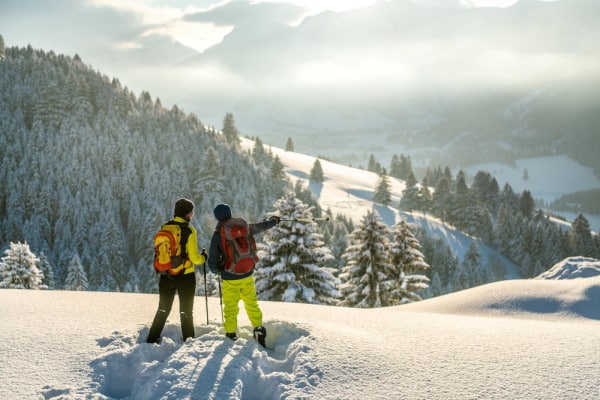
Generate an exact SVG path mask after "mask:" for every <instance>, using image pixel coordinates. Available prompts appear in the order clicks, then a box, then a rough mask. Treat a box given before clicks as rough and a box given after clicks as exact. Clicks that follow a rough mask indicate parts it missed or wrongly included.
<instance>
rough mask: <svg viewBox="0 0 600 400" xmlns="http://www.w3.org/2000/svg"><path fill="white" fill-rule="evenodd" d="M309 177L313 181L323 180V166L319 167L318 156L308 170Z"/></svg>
mask: <svg viewBox="0 0 600 400" xmlns="http://www.w3.org/2000/svg"><path fill="white" fill-rule="evenodd" d="M309 179H310V180H311V181H313V182H323V181H324V180H325V176H324V175H323V168H322V167H321V162H320V161H319V159H318V158H317V159H316V160H315V162H314V163H313V166H312V168H311V170H310V177H309Z"/></svg>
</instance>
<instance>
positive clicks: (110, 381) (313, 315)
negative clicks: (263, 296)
mask: <svg viewBox="0 0 600 400" xmlns="http://www.w3.org/2000/svg"><path fill="white" fill-rule="evenodd" d="M578 276H588V277H586V278H580V277H579V278H578ZM552 277H553V278H555V279H536V280H513V281H502V282H497V283H493V284H488V285H484V286H481V287H477V288H473V289H469V290H465V291H462V292H457V293H454V294H450V295H446V296H442V297H439V298H435V299H431V300H426V301H422V302H419V303H413V304H409V305H403V306H396V307H389V308H379V309H351V308H340V307H333V306H316V305H306V304H292V303H277V302H261V305H262V308H263V311H264V314H265V325H266V327H267V329H268V332H269V334H268V337H267V346H268V347H269V350H264V349H262V348H260V347H258V345H257V344H256V343H255V342H254V341H253V340H252V339H250V326H249V322H248V320H247V319H246V318H245V314H244V312H243V311H242V312H241V313H240V316H241V317H240V322H241V327H242V331H241V339H239V340H238V341H237V342H235V343H234V342H231V341H229V340H228V339H226V338H225V337H224V335H223V330H222V328H221V316H220V307H219V300H218V299H217V298H209V299H208V305H209V309H208V311H209V318H210V321H209V324H208V325H206V309H205V306H204V304H205V299H204V298H203V297H196V304H195V324H196V334H197V337H196V338H195V339H192V340H188V342H186V343H181V341H180V339H179V335H180V330H179V323H178V321H177V319H176V318H177V312H176V310H177V304H176V305H175V307H174V312H173V313H172V315H171V318H170V319H169V321H168V323H167V327H166V329H165V332H164V334H165V337H164V338H163V341H162V343H161V344H160V345H153V344H146V343H144V339H145V337H146V335H147V332H148V329H149V325H150V322H151V319H152V317H153V314H154V311H155V307H156V304H157V301H158V296H157V295H152V294H131V293H130V294H125V293H97V292H66V291H39V290H38V291H35V290H9V289H3V290H0V317H1V319H2V321H3V323H2V325H1V326H0V335H1V337H2V340H0V353H1V354H2V363H0V398H1V399H144V400H151V399H284V398H285V399H360V398H369V399H400V398H401V399H446V400H447V399H598V398H600V334H599V333H600V261H597V260H590V259H572V260H565V261H564V262H563V263H561V264H560V265H557V266H556V267H555V268H554V272H553V276H552ZM557 278H560V279H557Z"/></svg>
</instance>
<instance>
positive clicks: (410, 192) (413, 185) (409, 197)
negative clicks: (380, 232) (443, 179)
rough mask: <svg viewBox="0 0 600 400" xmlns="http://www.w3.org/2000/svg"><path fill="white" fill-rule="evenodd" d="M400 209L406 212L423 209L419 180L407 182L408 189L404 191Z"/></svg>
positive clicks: (399, 205)
mask: <svg viewBox="0 0 600 400" xmlns="http://www.w3.org/2000/svg"><path fill="white" fill-rule="evenodd" d="M398 208H399V209H401V210H406V211H413V210H419V209H421V201H420V193H419V188H418V187H417V180H416V179H414V177H413V179H409V180H407V181H406V187H405V188H404V190H403V191H402V198H401V199H400V203H399V204H398Z"/></svg>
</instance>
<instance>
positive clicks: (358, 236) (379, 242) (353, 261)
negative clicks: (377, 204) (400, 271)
mask: <svg viewBox="0 0 600 400" xmlns="http://www.w3.org/2000/svg"><path fill="white" fill-rule="evenodd" d="M389 235H390V228H389V227H388V226H387V225H386V224H384V223H383V221H382V220H381V218H380V217H379V215H378V214H377V212H376V211H375V210H374V209H371V210H369V211H368V212H367V214H366V215H365V216H364V217H363V218H362V220H361V222H360V224H359V226H358V227H357V228H356V229H355V230H354V231H353V232H352V233H351V234H350V245H349V246H348V248H347V249H346V252H345V253H344V255H343V256H342V257H343V258H344V259H346V261H347V264H346V266H345V267H344V268H343V269H342V273H341V274H340V279H341V280H342V284H341V285H340V292H341V295H342V299H343V300H342V301H341V302H340V305H343V306H351V307H360V308H371V307H382V306H387V305H392V304H390V303H389V301H388V299H389V298H390V295H389V293H388V289H391V288H393V286H394V284H395V282H396V276H395V275H396V274H395V272H396V271H395V268H394V266H393V265H392V264H391V263H390V258H389V239H388V237H389Z"/></svg>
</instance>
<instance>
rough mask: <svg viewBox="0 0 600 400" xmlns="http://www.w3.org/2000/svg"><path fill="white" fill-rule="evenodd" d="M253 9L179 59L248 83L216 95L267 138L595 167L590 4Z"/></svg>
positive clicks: (429, 160) (333, 152) (422, 158)
mask: <svg viewBox="0 0 600 400" xmlns="http://www.w3.org/2000/svg"><path fill="white" fill-rule="evenodd" d="M259 6H260V7H262V8H264V9H267V8H268V6H267V5H264V4H259V5H245V6H244V7H245V8H246V9H247V10H248V11H249V12H251V14H250V15H255V16H256V18H255V19H254V20H253V22H254V23H253V24H238V25H236V27H235V29H234V30H233V31H232V32H231V33H230V34H229V35H227V36H226V37H225V38H224V39H223V41H222V43H220V44H218V45H215V46H213V47H211V48H209V49H208V50H206V51H204V52H203V53H202V54H199V55H196V56H194V57H192V58H191V59H190V60H189V61H188V62H187V63H186V66H188V67H190V66H194V67H196V68H204V67H207V66H210V65H219V66H221V67H222V68H223V69H225V70H227V71H228V73H229V74H230V76H232V77H233V76H235V77H238V78H239V79H240V80H242V81H243V82H247V85H248V87H247V89H246V90H240V91H239V92H238V93H237V95H233V96H231V97H230V98H229V99H224V104H226V105H225V107H227V110H228V111H232V112H233V113H234V114H235V115H236V116H237V118H238V119H239V121H242V122H243V125H244V126H245V127H247V133H248V134H250V135H253V136H255V135H257V136H260V137H261V138H262V139H263V140H264V141H265V142H267V143H272V144H274V145H279V146H283V144H284V142H285V140H286V139H287V137H292V138H293V139H294V141H295V143H296V146H297V149H298V150H300V151H302V152H304V153H308V154H313V155H317V154H321V155H325V156H328V157H330V158H333V159H334V160H336V161H338V162H342V163H352V164H356V163H360V162H363V161H362V160H365V159H367V157H368V156H369V154H376V155H377V157H378V158H380V159H383V160H389V159H390V158H391V156H392V155H393V154H398V153H405V154H410V155H411V156H413V159H414V160H415V163H416V164H417V163H418V164H417V165H418V166H420V167H421V166H428V165H431V164H439V165H449V166H451V167H460V166H463V167H465V166H469V165H473V164H478V163H482V162H488V161H498V162H511V161H512V160H515V159H518V158H529V157H534V156H548V155H554V154H562V155H567V156H569V157H571V158H573V159H575V160H577V161H579V162H580V163H582V164H583V165H586V166H589V167H592V168H593V169H594V170H595V172H596V174H597V175H598V174H600V164H598V162H597V157H596V156H595V152H594V151H593V150H592V149H595V148H597V147H598V144H599V142H598V137H597V136H598V135H596V133H595V132H596V130H595V127H596V126H598V125H599V124H600V121H599V120H598V118H599V117H598V114H597V113H596V112H595V110H596V109H598V106H599V105H600V97H599V95H598V93H597V91H595V90H593V88H594V87H597V86H598V84H599V83H600V75H599V74H598V71H600V68H598V60H599V59H600V57H599V54H598V49H597V46H596V45H595V43H597V42H598V40H599V39H600V29H599V28H598V26H597V24H596V23H595V21H596V20H597V19H598V17H600V4H598V3H595V2H591V1H587V0H575V1H553V2H543V1H536V0H521V1H519V2H518V3H517V4H516V5H514V6H512V7H506V8H449V7H425V6H423V5H418V4H414V3H411V2H408V1H381V2H377V3H376V4H374V5H373V6H371V7H366V8H363V9H358V10H353V11H347V12H341V13H334V12H324V13H321V14H318V15H315V16H312V17H308V18H306V19H304V20H303V21H302V23H300V24H298V25H293V26H290V25H285V24H282V23H281V21H282V20H283V18H280V19H278V20H277V21H278V22H279V23H277V24H275V23H273V22H272V20H271V19H269V17H270V16H271V15H272V14H269V13H266V14H264V15H266V16H265V17H261V15H263V14H262V13H261V12H259ZM229 7H233V6H229ZM236 7H242V5H241V4H237V5H236ZM212 12H213V13H215V12H216V11H212ZM204 17H205V18H207V19H208V18H209V15H204ZM259 26H260V27H261V29H258V30H257V27H259ZM267 27H268V28H267ZM265 71H269V73H268V74H265ZM284 82H285V83H284ZM278 83H280V84H279V85H278ZM196 109H197V108H196ZM196 109H195V110H196ZM197 110H198V111H199V112H200V109H197ZM315 143H318V147H315ZM383 143H385V145H382V144H383ZM473 146H476V147H477V151H475V152H474V151H472V148H473Z"/></svg>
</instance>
